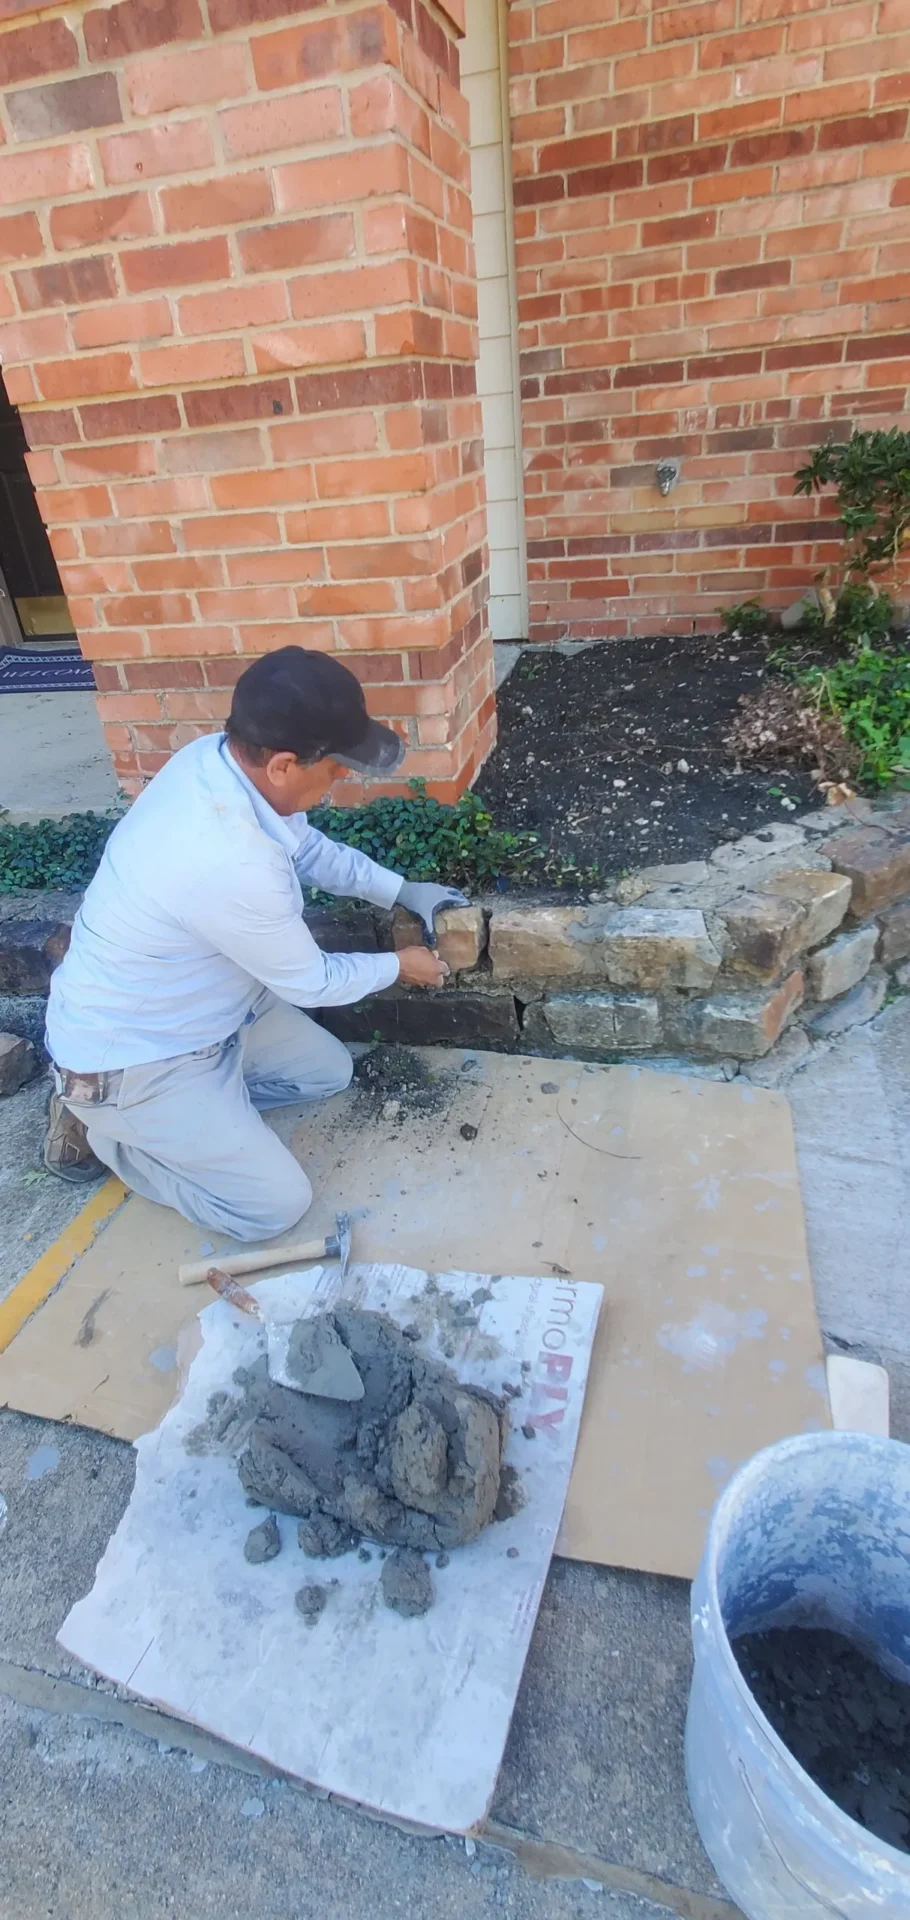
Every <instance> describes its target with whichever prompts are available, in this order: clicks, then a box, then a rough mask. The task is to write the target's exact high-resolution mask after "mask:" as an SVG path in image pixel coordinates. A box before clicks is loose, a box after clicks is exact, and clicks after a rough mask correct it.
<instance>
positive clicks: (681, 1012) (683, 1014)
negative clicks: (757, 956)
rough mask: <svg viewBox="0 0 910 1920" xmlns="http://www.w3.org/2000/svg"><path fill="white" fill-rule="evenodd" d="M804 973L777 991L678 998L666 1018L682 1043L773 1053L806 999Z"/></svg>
mask: <svg viewBox="0 0 910 1920" xmlns="http://www.w3.org/2000/svg"><path fill="white" fill-rule="evenodd" d="M804 984H805V983H804V981H803V976H802V974H801V973H800V972H798V971H796V972H793V973H791V974H789V975H788V977H787V979H786V980H784V981H783V982H782V983H781V985H780V986H779V987H775V988H774V989H773V990H772V991H767V992H764V993H762V992H755V993H718V994H716V995H715V996H714V997H713V998H712V999H710V1000H682V999H680V1000H676V1001H673V1002H670V1003H668V1005H667V1006H666V1008H665V1010H664V1023H665V1026H666V1029H667V1032H668V1034H669V1035H670V1038H671V1039H672V1040H673V1042H674V1044H675V1045H676V1046H680V1047H692V1048H693V1049H694V1050H695V1052H697V1053H708V1054H715V1055H721V1056H723V1057H727V1056H729V1055H732V1056H733V1058H734V1059H736V1060H758V1059H761V1057H762V1056H763V1055H764V1054H766V1053H769V1052H770V1050H771V1048H772V1047H773V1045H774V1042H775V1040H777V1039H778V1038H779V1037H780V1034H781V1033H782V1032H783V1029H784V1026H785V1025H786V1022H787V1020H788V1019H789V1018H790V1015H791V1014H792V1013H794V1012H795V1011H796V1009H797V1007H798V1006H800V1005H801V1003H802V998H803V991H804Z"/></svg>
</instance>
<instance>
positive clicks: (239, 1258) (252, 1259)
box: [177, 1236, 331, 1287]
mask: <svg viewBox="0 0 910 1920" xmlns="http://www.w3.org/2000/svg"><path fill="white" fill-rule="evenodd" d="M330 1237H331V1236H330ZM326 1252H327V1244H326V1241H325V1240H294V1241H291V1242H289V1244H288V1245H287V1246H285V1247H265V1248H264V1249H260V1251H259V1252H258V1253H228V1254H224V1255H221V1254H210V1255H209V1257H208V1259H207V1260H189V1261H186V1262H185V1263H184V1265H183V1266H182V1267H178V1268H177V1278H178V1280H179V1281H180V1285H181V1286H182V1287H198V1286H201V1285H202V1283H203V1281H205V1280H207V1279H208V1277H209V1273H210V1271H211V1269H212V1267H217V1269H218V1272H219V1273H227V1274H231V1275H234V1274H238V1273H264V1272H265V1269H266V1267H284V1266H287V1265H288V1263H289V1262H290V1261H292V1260H322V1259H324V1258H325V1255H326Z"/></svg>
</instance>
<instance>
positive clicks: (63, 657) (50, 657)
mask: <svg viewBox="0 0 910 1920" xmlns="http://www.w3.org/2000/svg"><path fill="white" fill-rule="evenodd" d="M94 691H95V681H94V676H93V674H92V669H91V663H90V661H88V660H84V659H83V657H82V654H81V653H80V652H79V649H78V647H67V648H66V649H65V651H64V650H63V649H61V651H60V652H59V653H33V652H32V651H31V649H30V648H28V647H4V648H0V693H85V692H88V693H94Z"/></svg>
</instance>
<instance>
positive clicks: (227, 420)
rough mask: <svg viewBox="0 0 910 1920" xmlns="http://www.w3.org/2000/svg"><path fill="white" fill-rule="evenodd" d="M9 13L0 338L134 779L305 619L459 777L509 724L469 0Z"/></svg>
mask: <svg viewBox="0 0 910 1920" xmlns="http://www.w3.org/2000/svg"><path fill="white" fill-rule="evenodd" d="M3 12H7V13H11V14H12V15H13V17H12V18H10V19H7V20H6V21H5V22H4V24H3V26H2V28H0V146H2V151H0V260H2V263H3V272H2V277H0V359H2V363H3V372H4V379H5V382H6V386H7V390H8V392H9V395H10V398H11V399H12V400H13V401H14V402H15V403H16V404H17V405H18V406H19V407H20V408H21V409H22V413H23V417H24V420H25V425H26V431H27V434H28V438H29V442H30V445H31V447H32V449H33V451H32V454H31V456H30V465H31V471H32V476H33V479H34V481H35V484H36V488H37V492H38V500H39V505H40V508H41V511H42V514H43V515H44V518H45V520H46V522H47V525H48V527H49V530H50V534H51V540H52V545H53V548H54V552H55V555H56V558H57V561H58V564H59V566H60V572H61V576H62V579H63V584H64V587H65V590H66V592H67V594H68V596H69V598H70V604H71V607H72V610H73V613H74V616H75V620H76V624H77V627H78V631H79V637H80V641H81V644H82V647H83V650H84V651H85V653H86V654H87V656H88V657H89V658H90V659H91V660H92V661H93V663H94V665H95V673H96V678H97V682H98V686H99V689H100V690H101V693H100V707H101V711H102V716H103V719H104V722H105V728H106V733H107V738H108V741H109V743H110V746H111V750H112V753H113V755H114V761H115V766H116V770H117V773H118V775H119V777H120V779H121V781H122V783H123V785H124V786H125V787H126V789H127V790H128V791H136V790H137V788H138V786H139V785H141V783H142V781H143V780H144V779H145V778H147V777H148V776H149V775H150V774H152V773H154V772H155V770H156V769H157V767H158V766H160V765H161V764H162V762H163V760H164V759H165V758H166V757H167V755H168V754H169V753H170V752H171V751H173V749H174V748H175V747H178V746H180V745H182V744H183V743H184V741H186V740H188V739H190V738H192V737H193V736H194V735H196V734H197V733H199V732H200V731H204V730H206V729H208V728H210V727H212V726H213V725H215V724H217V722H218V721H219V720H220V719H221V717H222V716H223V714H224V712H225V710H226V707H227V704H228V703H229V700H230V690H231V687H232V686H233V683H234V681H235V680H236V678H237V675H238V673H239V672H240V671H241V669H242V667H243V665H244V664H245V662H246V661H247V660H248V659H249V658H250V657H252V656H254V655H256V654H258V653H260V652H262V651H263V650H267V649H270V648H273V647H277V646H282V645H285V644H286V643H287V642H288V641H300V642H302V643H303V644H305V645H308V646H314V647H319V648H323V649H326V650H329V651H335V652H337V653H339V654H340V655H341V656H343V658H344V659H345V660H346V662H347V663H348V664H349V665H351V666H352V667H353V668H354V670H355V671H356V672H357V673H358V674H359V675H360V677H361V678H362V679H363V680H364V681H365V682H368V683H369V685H370V689H371V692H370V704H371V707H372V709H373V711H374V712H376V713H378V714H382V715H384V716H386V717H387V718H388V719H390V720H391V721H392V722H393V723H394V724H395V725H396V726H397V727H398V728H399V730H400V731H401V732H402V733H403V734H404V735H405V737H406V738H408V740H409V741H410V743H411V746H412V748H413V752H412V754H411V755H410V757H409V761H408V763H407V766H406V769H405V774H406V776H407V775H408V774H410V775H414V774H419V775H423V776H425V777H426V778H427V779H428V780H429V781H430V783H431V785H432V787H433V788H434V790H435V791H437V792H439V793H440V794H446V795H451V794H453V793H454V792H455V791H456V790H457V789H460V787H461V786H463V785H464V784H465V781H466V780H467V779H469V778H470V777H471V776H472V774H473V773H474V771H475V770H476V767H477V766H478V765H479V763H480V761H481V759H482V758H483V756H484V754H485V753H486V752H487V751H488V750H489V746H490V744H491V741H492V737H493V728H494V713H493V698H492V663H491V653H490V646H489V640H488V637H487V630H486V622H485V612H484V607H485V569H486V553H485V547H484V539H485V514H484V496H483V480H482V453H481V446H480V438H479V436H480V417H479V403H478V401H477V399H476V397H475V378H474V364H473V362H474V355H475V352H476V339H475V332H476V328H475V318H476V289H475V279H474V261H473V245H472V241H471V213H470V202H469V198H468V192H467V186H468V178H469V175H468V155H467V145H466V141H467V112H466V106H465V103H464V101H463V99H462V97H461V95H460V93H459V91H458V54H457V36H456V25H455V22H456V21H457V19H458V0H447V5H446V11H445V12H444V13H443V12H440V11H437V10H436V9H435V8H434V6H433V5H432V3H431V0H395V8H394V10H393V8H392V7H391V6H390V5H387V4H386V0H373V4H357V3H356V0H354V3H353V4H344V3H343V0H342V4H339V5H337V6H333V5H317V6H315V7H310V6H309V5H305V6H301V5H298V4H296V3H295V0H121V3H120V4H117V5H114V6H110V7H103V8H96V7H89V8H88V9H87V10H85V11H82V10H80V9H79V8H75V7H74V8H71V9H69V10H68V11H67V13H66V15H65V16H63V15H56V14H55V15H53V16H48V15H42V16H41V17H35V16H34V15H30V14H28V13H23V10H22V0H5V5H2V6H0V14H2V13H3ZM301 14H302V15H303V17H296V16H297V15H301ZM358 791H359V790H358V788H357V786H356V784H355V783H350V784H349V786H348V788H347V791H346V796H345V797H356V796H357V793H358Z"/></svg>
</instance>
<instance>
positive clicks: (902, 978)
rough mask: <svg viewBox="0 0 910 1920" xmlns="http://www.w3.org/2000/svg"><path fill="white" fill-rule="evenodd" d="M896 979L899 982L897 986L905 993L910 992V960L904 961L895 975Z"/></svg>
mask: <svg viewBox="0 0 910 1920" xmlns="http://www.w3.org/2000/svg"><path fill="white" fill-rule="evenodd" d="M894 978H895V980H896V982H897V985H898V986H899V987H901V988H902V989H903V991H904V993H908V992H910V960H904V961H902V962H901V965H900V966H899V967H898V969H897V972H896V973H895V975H894Z"/></svg>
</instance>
